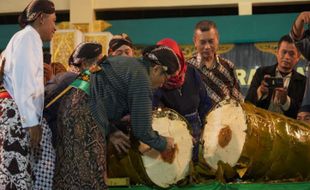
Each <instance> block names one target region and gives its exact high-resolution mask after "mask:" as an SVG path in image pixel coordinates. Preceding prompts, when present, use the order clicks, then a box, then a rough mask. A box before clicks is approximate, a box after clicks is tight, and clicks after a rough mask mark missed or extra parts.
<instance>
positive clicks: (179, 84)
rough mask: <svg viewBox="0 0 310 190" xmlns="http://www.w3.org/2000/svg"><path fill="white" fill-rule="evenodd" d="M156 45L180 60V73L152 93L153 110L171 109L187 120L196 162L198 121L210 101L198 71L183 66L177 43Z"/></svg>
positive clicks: (200, 125) (198, 136) (184, 64)
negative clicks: (170, 51) (169, 50)
mask: <svg viewBox="0 0 310 190" xmlns="http://www.w3.org/2000/svg"><path fill="white" fill-rule="evenodd" d="M157 44H158V45H164V46H167V47H169V48H171V49H172V50H173V51H174V53H175V54H176V55H177V56H178V59H179V63H180V70H179V72H178V73H177V74H176V75H175V76H173V77H171V78H170V79H169V80H167V81H166V82H165V83H164V85H163V86H162V87H161V88H159V89H158V90H157V91H155V92H154V97H153V106H154V107H168V108H171V109H174V110H176V111H177V112H178V113H180V114H181V115H183V116H184V117H185V118H186V119H187V121H188V122H189V124H190V125H191V129H192V136H193V137H194V141H195V143H194V149H193V161H194V162H197V161H198V142H199V138H200V135H201V129H202V122H201V119H203V117H204V115H205V114H206V113H207V112H208V110H209V109H210V107H211V101H210V99H209V97H208V96H207V94H206V91H205V88H204V86H203V83H202V81H201V78H200V75H199V73H198V71H197V70H196V69H195V68H194V67H192V66H191V65H187V64H186V63H185V59H184V56H183V53H182V50H181V49H180V47H179V45H178V44H177V42H175V41H174V40H172V39H170V38H165V39H163V40H160V41H159V42H158V43H157Z"/></svg>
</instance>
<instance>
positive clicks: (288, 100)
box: [246, 35, 306, 118]
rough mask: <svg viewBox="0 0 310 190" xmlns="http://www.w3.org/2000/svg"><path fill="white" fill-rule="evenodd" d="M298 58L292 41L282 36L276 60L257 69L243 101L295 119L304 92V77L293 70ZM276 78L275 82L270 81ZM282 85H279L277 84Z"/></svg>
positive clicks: (298, 55) (286, 36)
mask: <svg viewBox="0 0 310 190" xmlns="http://www.w3.org/2000/svg"><path fill="white" fill-rule="evenodd" d="M299 58H300V53H299V52H298V50H297V48H296V46H295V44H294V42H293V40H292V39H291V38H290V36H289V35H285V36H283V37H282V38H281V39H280V41H279V43H278V50H277V63H276V64H274V65H272V66H266V67H260V68H258V69H257V71H256V73H255V75H254V77H253V80H252V83H251V86H250V88H249V90H248V94H247V96H246V100H247V101H249V102H251V103H253V104H255V105H256V106H258V107H261V108H264V109H267V110H270V111H273V112H277V113H282V114H284V115H286V116H288V117H291V118H296V116H297V112H298V110H299V108H300V106H301V102H302V99H303V94H304V91H305V84H306V77H305V76H303V75H301V74H299V73H297V72H296V71H295V69H294V67H295V65H296V64H297V62H298V60H299ZM271 77H272V78H273V77H275V78H276V79H275V80H276V81H280V82H276V83H275V85H273V84H271V83H269V82H268V81H275V80H270V79H271ZM280 85H281V86H280Z"/></svg>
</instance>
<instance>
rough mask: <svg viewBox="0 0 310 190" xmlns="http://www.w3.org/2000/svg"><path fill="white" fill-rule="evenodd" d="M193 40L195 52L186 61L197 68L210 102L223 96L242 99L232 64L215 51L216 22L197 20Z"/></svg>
mask: <svg viewBox="0 0 310 190" xmlns="http://www.w3.org/2000/svg"><path fill="white" fill-rule="evenodd" d="M193 41H194V45H195V48H196V50H197V52H196V53H195V54H194V55H193V57H192V58H190V59H189V60H188V62H189V63H190V64H192V65H194V66H195V67H197V68H198V69H199V71H200V73H201V76H202V79H203V81H204V83H205V86H206V89H207V93H208V96H209V97H210V98H211V100H212V104H213V105H215V104H217V103H218V102H220V101H222V100H223V99H225V98H233V99H236V100H240V101H243V96H242V94H241V92H240V87H239V84H238V81H237V78H236V75H235V66H234V64H233V63H232V62H231V61H229V60H227V59H224V58H222V57H220V56H219V55H218V54H217V53H216V51H217V50H218V47H219V33H218V30H217V27H216V24H215V23H214V22H213V21H209V20H203V21H200V22H198V23H197V24H196V27H195V31H194V38H193Z"/></svg>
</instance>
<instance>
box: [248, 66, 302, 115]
mask: <svg viewBox="0 0 310 190" xmlns="http://www.w3.org/2000/svg"><path fill="white" fill-rule="evenodd" d="M276 68H277V64H275V65H272V66H266V67H260V68H258V69H257V70H256V73H255V75H254V77H253V80H252V82H251V86H250V88H249V90H248V94H247V96H246V98H245V101H249V102H251V103H253V104H254V105H256V106H257V107H260V108H264V109H268V107H269V104H270V101H271V97H272V91H271V90H270V91H269V94H268V97H267V98H265V99H263V100H258V99H257V88H258V87H259V86H260V84H261V82H262V80H263V79H264V76H265V75H270V76H275V73H276ZM305 85H306V77H305V76H303V75H301V74H299V73H297V72H296V71H295V70H293V71H292V76H291V80H290V84H289V86H288V96H289V97H290V98H291V105H290V107H289V109H288V110H287V111H284V115H286V116H287V117H291V118H294V119H296V117H297V113H298V110H299V108H300V106H301V102H302V99H303V95H304V91H305Z"/></svg>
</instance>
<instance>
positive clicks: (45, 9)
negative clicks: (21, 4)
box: [18, 0, 55, 28]
mask: <svg viewBox="0 0 310 190" xmlns="http://www.w3.org/2000/svg"><path fill="white" fill-rule="evenodd" d="M42 13H45V14H53V13H55V6H54V3H53V2H51V1H48V0H33V1H31V2H30V3H29V4H28V5H27V7H26V8H25V9H24V11H23V12H22V13H21V14H20V15H19V17H18V23H19V25H20V27H21V28H24V27H25V26H26V25H28V24H30V23H32V22H34V21H35V20H36V19H37V18H38V17H39V16H40V14H42Z"/></svg>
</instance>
